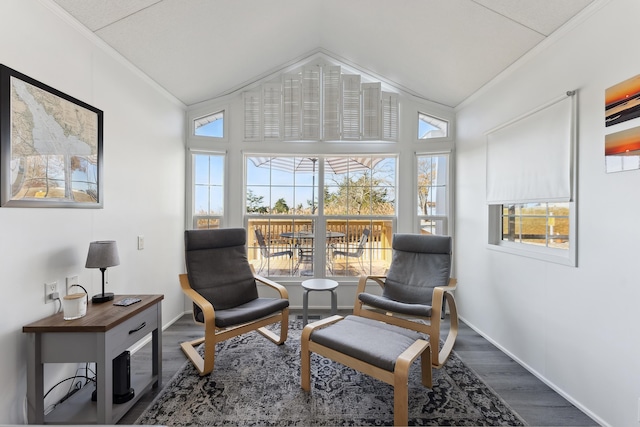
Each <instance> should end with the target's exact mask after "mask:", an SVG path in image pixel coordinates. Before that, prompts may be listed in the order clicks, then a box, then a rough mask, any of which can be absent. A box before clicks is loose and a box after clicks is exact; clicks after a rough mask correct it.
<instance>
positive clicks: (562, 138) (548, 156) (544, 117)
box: [487, 96, 574, 204]
mask: <svg viewBox="0 0 640 427" xmlns="http://www.w3.org/2000/svg"><path fill="white" fill-rule="evenodd" d="M573 98H574V97H573V96H562V97H560V98H558V99H557V100H554V101H551V102H550V103H548V104H545V105H543V106H541V107H539V108H537V109H535V110H534V111H532V112H530V113H527V114H525V115H523V116H521V117H519V118H517V119H515V120H512V121H510V122H508V123H506V124H504V125H502V126H500V127H498V128H496V129H493V130H491V131H489V132H488V133H487V203H489V204H505V203H526V202H567V201H571V200H572V191H573V188H572V187H573V157H574V156H573V147H574V143H573V138H574V132H573V127H574V114H573V110H574V107H573V106H574V100H573Z"/></svg>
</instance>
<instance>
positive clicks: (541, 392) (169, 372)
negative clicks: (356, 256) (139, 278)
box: [119, 310, 598, 426]
mask: <svg viewBox="0 0 640 427" xmlns="http://www.w3.org/2000/svg"><path fill="white" fill-rule="evenodd" d="M292 314H294V315H296V314H300V313H296V311H294V310H292ZM341 314H343V313H341ZM344 314H347V313H344ZM320 315H322V316H324V314H319V313H312V314H310V318H311V319H313V318H314V317H315V318H317V317H320ZM199 336H202V329H201V328H200V327H199V326H197V325H195V324H194V323H193V322H192V320H191V315H190V314H186V315H184V316H183V317H182V318H180V319H179V320H178V321H177V322H175V323H174V324H173V325H171V326H170V327H169V328H167V329H166V330H165V331H164V333H163V335H162V351H163V353H162V371H163V372H162V383H163V385H166V384H167V383H168V382H169V380H170V379H171V378H172V377H173V375H174V374H175V373H176V372H177V370H178V369H180V368H181V367H182V366H183V365H184V363H185V361H186V357H185V356H184V354H183V353H182V350H181V349H180V346H179V343H180V342H183V341H188V340H191V339H195V338H197V337H199ZM150 347H151V346H150V344H149V345H146V346H145V347H143V348H142V349H140V350H139V351H138V352H136V353H135V354H134V355H133V356H132V366H133V368H134V369H133V370H134V371H135V367H136V366H135V364H136V363H140V364H143V362H145V361H148V360H149V358H150ZM454 350H455V351H456V353H457V354H458V355H459V356H460V359H462V361H463V362H464V363H465V364H466V365H467V366H468V367H469V368H471V369H472V370H474V371H475V372H476V373H477V374H478V375H479V376H480V377H481V378H482V379H483V380H484V382H485V383H486V384H488V385H489V386H490V387H491V388H492V389H493V390H495V391H496V392H497V393H498V394H499V395H500V396H501V397H502V398H503V399H504V400H505V401H506V402H507V403H508V404H509V405H510V406H511V408H512V409H513V410H515V411H516V412H517V413H518V414H520V416H521V417H522V418H524V420H525V421H526V422H527V423H528V424H529V425H531V426H598V423H596V422H595V421H593V420H592V419H591V418H589V417H588V416H587V415H585V414H584V413H583V412H582V411H580V410H579V409H577V408H576V407H575V406H573V405H572V404H571V403H569V402H568V401H567V400H566V399H564V398H563V397H562V396H560V395H559V394H558V393H556V392H554V391H553V390H552V389H551V388H549V387H548V386H547V385H545V384H544V383H543V382H541V381H540V380H538V379H537V378H536V377H535V376H533V375H532V374H530V373H529V372H528V371H527V370H526V369H524V368H523V367H522V366H520V365H519V364H518V363H516V362H514V361H513V360H511V358H509V357H508V356H507V355H505V354H504V353H502V352H501V351H500V350H498V349H497V348H496V347H495V346H494V345H492V344H491V343H489V342H488V341H487V340H485V339H484V338H482V337H481V336H480V335H478V334H477V333H476V332H475V331H474V330H473V329H471V328H469V327H468V326H467V325H465V324H464V323H461V325H460V332H459V335H458V338H457V340H456V344H455V346H454ZM132 374H133V373H132ZM160 390H161V388H157V389H153V390H151V391H150V392H149V393H147V394H145V395H144V396H142V397H141V398H140V400H139V401H138V402H137V403H136V405H135V406H134V407H133V408H132V409H131V410H130V411H129V412H128V413H127V414H126V415H125V416H124V417H123V418H122V419H121V420H120V422H119V424H133V422H134V421H135V420H136V419H137V418H138V416H139V415H140V414H141V413H142V411H143V410H144V409H145V408H146V407H147V406H148V404H149V403H150V402H151V401H152V400H153V398H154V397H155V396H156V395H157V394H158V393H159V392H160Z"/></svg>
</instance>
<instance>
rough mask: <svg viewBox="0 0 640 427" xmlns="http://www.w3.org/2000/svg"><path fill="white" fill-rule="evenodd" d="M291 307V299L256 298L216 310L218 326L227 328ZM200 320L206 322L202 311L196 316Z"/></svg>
mask: <svg viewBox="0 0 640 427" xmlns="http://www.w3.org/2000/svg"><path fill="white" fill-rule="evenodd" d="M287 307H289V300H287V299H282V298H256V299H254V300H252V301H249V302H248V303H246V304H242V305H239V306H237V307H233V308H230V309H227V310H216V327H218V328H227V327H229V326H235V325H240V324H242V323H247V322H251V321H253V320H257V319H260V318H261V317H266V316H268V315H270V314H273V313H276V312H278V311H280V310H284V309H285V308H287ZM195 318H196V320H197V321H198V322H204V316H203V314H202V311H200V312H199V313H197V314H196V316H195Z"/></svg>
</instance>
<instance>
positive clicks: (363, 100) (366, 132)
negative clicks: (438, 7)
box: [242, 65, 446, 142]
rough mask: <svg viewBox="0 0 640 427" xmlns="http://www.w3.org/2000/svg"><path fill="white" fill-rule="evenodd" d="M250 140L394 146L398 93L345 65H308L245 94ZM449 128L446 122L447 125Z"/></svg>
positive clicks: (247, 127) (397, 118) (248, 136)
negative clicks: (350, 71) (347, 69)
mask: <svg viewBox="0 0 640 427" xmlns="http://www.w3.org/2000/svg"><path fill="white" fill-rule="evenodd" d="M242 95H243V102H244V140H245V141H262V140H264V141H365V140H366V141H393V142H397V141H398V138H399V131H398V129H399V115H400V111H399V102H398V94H397V93H391V92H385V91H383V85H382V83H381V82H368V83H364V82H363V78H362V76H361V75H360V74H343V73H342V69H341V67H340V66H331V65H326V66H318V65H312V66H303V67H301V68H300V69H298V70H297V71H292V72H288V73H284V74H283V75H282V77H281V82H279V83H274V82H273V81H271V82H268V83H263V84H262V85H261V87H260V88H258V89H252V90H250V91H246V92H243V94H242ZM445 123H446V122H445Z"/></svg>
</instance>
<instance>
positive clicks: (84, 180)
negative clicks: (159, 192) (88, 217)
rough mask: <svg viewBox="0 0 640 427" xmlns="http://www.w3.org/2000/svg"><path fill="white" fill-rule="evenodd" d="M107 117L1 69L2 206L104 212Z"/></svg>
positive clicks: (55, 90) (83, 103) (31, 79)
mask: <svg viewBox="0 0 640 427" xmlns="http://www.w3.org/2000/svg"><path fill="white" fill-rule="evenodd" d="M103 127H104V114H103V112H102V110H99V109H97V108H95V107H92V106H91V105H89V104H87V103H85V102H83V101H80V100H78V99H76V98H74V97H72V96H70V95H67V94H65V93H63V92H60V91H59V90H57V89H54V88H52V87H51V86H48V85H46V84H44V83H42V82H39V81H37V80H35V79H33V78H31V77H29V76H26V75H24V74H22V73H20V72H18V71H16V70H13V69H11V68H9V67H7V66H5V65H2V64H0V206H2V207H47V208H102V207H103V192H102V184H103V159H102V150H103Z"/></svg>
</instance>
